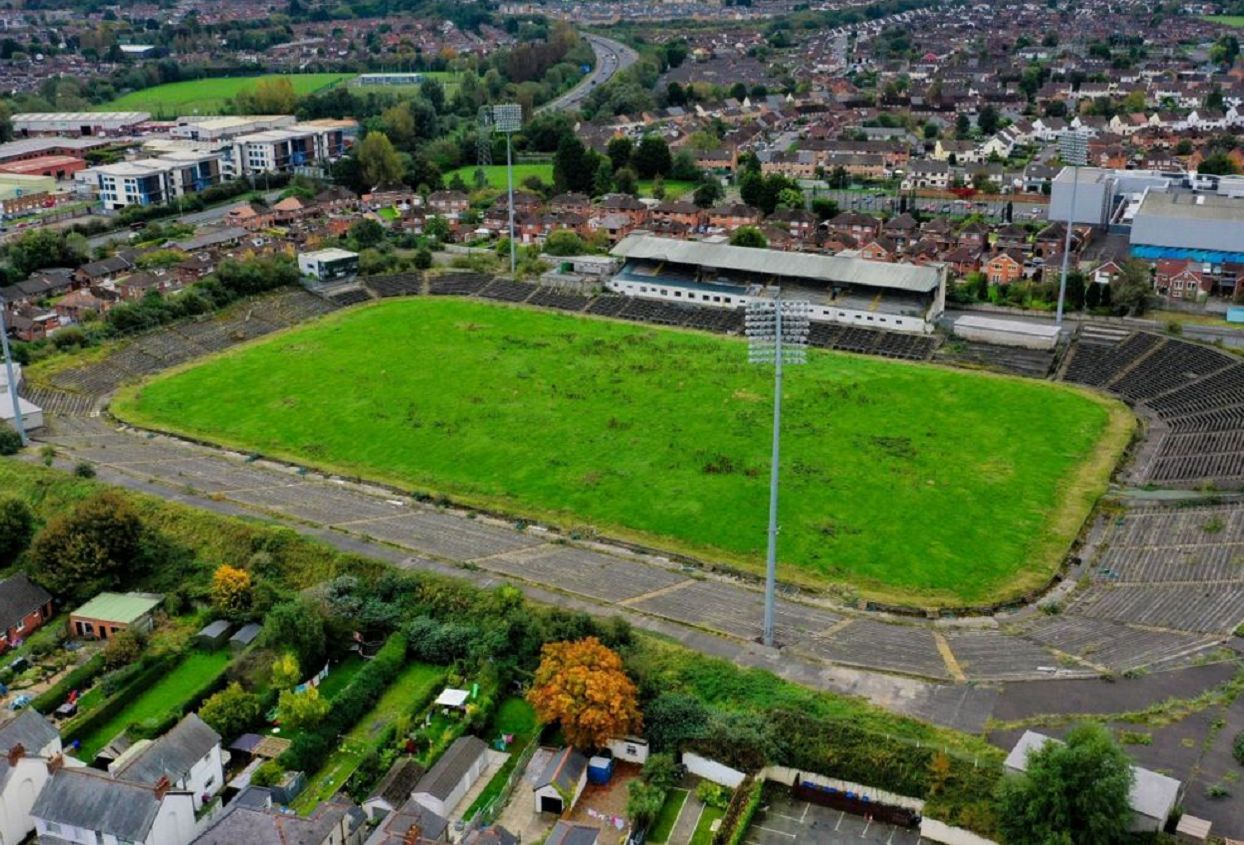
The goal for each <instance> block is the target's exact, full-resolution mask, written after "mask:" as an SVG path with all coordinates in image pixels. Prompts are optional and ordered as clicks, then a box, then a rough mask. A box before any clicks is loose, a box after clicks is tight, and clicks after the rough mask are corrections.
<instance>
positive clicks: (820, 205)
mask: <svg viewBox="0 0 1244 845" xmlns="http://www.w3.org/2000/svg"><path fill="white" fill-rule="evenodd" d="M812 213H813V214H815V215H816V219H817V220H832V219H834V218H835V217H837V216H838V203H837V202H835V201H834V200H831V199H830V198H829V197H813V198H812Z"/></svg>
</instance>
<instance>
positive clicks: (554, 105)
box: [536, 33, 639, 113]
mask: <svg viewBox="0 0 1244 845" xmlns="http://www.w3.org/2000/svg"><path fill="white" fill-rule="evenodd" d="M583 37H584V38H586V39H587V41H588V43H589V44H591V45H592V52H594V53H595V54H596V67H594V68H592V72H591V73H590V74H588V75H587V76H586V77H584V79H583V81H582V82H580V83H579V84H578V85H576V86H575V87H574V88H571V89H570V90H569V91H567V92H566V93H565V94H562V95H561V96H560V97H558V98H557V99H556V100H550V101H549V102H547V103H545V104H544V105H542V106H540V108H538V109H536V112H537V113H539V112H544V111H569V110H571V109H577V108H578V107H579V105H580V104H581V103H582V102H583V101H584V100H585V99H587V97H588V95H589V94H591V93H592V91H594V90H595V89H596V88H598V87H600V86H601V85H604V84H605V83H606V82H608V81H609V80H610V79H612V78H613V76H614V74H616V73H617V72H618V71H620V70H626V69H627V68H628V67H630V66H631V65H633V64H635V62H637V61H639V54H638V53H636V52H635V51H634V50H632V49H631V48H630V47H627V46H626V45H625V44H622V43H620V42H618V41H614V40H613V39H612V38H605V37H603V36H600V35H588V34H586V33H584V35H583Z"/></svg>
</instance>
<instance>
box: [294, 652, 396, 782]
mask: <svg viewBox="0 0 1244 845" xmlns="http://www.w3.org/2000/svg"><path fill="white" fill-rule="evenodd" d="M405 663H406V638H405V637H403V636H402V635H401V634H394V635H392V636H391V637H389V639H387V640H386V641H385V644H384V645H383V646H381V647H380V651H378V652H376V656H375V657H374V658H372V660H371V662H370V663H368V664H367V665H366V666H364V667H363V668H362V669H360V670H359V673H358V674H357V675H355V676H354V677H353V678H351V679H350V683H348V684H346V686H345V689H343V690H342V691H341V692H339V693H337V695H336V696H335V697H334V698H333V709H332V710H330V711H329V713H328V716H327V717H326V718H325V719H324V721H323V722H321V723H320V724H319V725H318V726H316V727H315V729H314V730H309V731H306V732H304V733H302V734H300V735H299V736H298V737H297V738H296V739H295V740H294V742H293V744H292V745H290V747H289V748H287V749H286V750H285V753H283V754H282V755H281V765H282V766H284V767H285V768H286V769H289V770H293V771H312V770H314V769H315V768H317V767H318V766H319V765H320V763H321V762H322V761H323V758H324V757H325V755H326V754H327V753H328V752H329V751H331V749H332V748H333V746H334V744H335V742H336V740H337V737H338V736H339V735H340V734H342V733H345V732H346V731H347V730H349V729H350V727H351V726H352V725H354V724H355V723H356V722H358V721H359V720H360V719H362V718H363V716H365V715H366V714H367V711H368V710H370V709H371V708H372V707H374V706H375V705H376V702H377V701H378V700H379V699H380V696H381V694H383V693H384V691H385V688H387V687H388V686H389V684H391V683H393V679H394V678H396V677H397V674H398V672H400V671H401V670H402V666H404V665H405Z"/></svg>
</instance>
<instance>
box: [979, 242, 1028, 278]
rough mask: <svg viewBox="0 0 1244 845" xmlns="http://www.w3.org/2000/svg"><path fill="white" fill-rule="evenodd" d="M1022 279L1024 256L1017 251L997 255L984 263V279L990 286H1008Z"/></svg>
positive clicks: (1004, 251)
mask: <svg viewBox="0 0 1244 845" xmlns="http://www.w3.org/2000/svg"><path fill="white" fill-rule="evenodd" d="M1023 277H1024V256H1023V254H1022V253H1020V252H1019V251H1018V250H1014V249H1008V250H1003V251H1002V252H999V253H997V254H996V255H994V256H993V257H992V258H990V259H989V260H988V261H987V262H985V278H987V279H988V280H989V284H991V285H1009V284H1011V283H1012V282H1017V281H1019V280H1020V279H1022V278H1023Z"/></svg>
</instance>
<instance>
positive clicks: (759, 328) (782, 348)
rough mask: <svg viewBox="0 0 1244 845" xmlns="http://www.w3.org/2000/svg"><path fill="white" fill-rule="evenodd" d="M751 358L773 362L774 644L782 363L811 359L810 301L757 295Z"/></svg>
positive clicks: (769, 579)
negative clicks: (809, 357) (809, 339)
mask: <svg viewBox="0 0 1244 845" xmlns="http://www.w3.org/2000/svg"><path fill="white" fill-rule="evenodd" d="M746 326H747V340H748V346H747V359H748V361H749V362H750V363H753V364H772V365H773V450H772V455H771V458H770V466H769V534H768V548H767V550H766V553H765V611H764V626H763V628H762V632H761V641H762V642H763V643H764V645H766V646H768V647H770V648H772V647H773V628H774V605H775V604H776V593H777V535H778V470H779V467H780V458H781V441H782V366H783V364H803V363H805V362H806V361H807V359H808V303H807V302H805V301H802V300H783V299H782V298H781V291H779V290H776V289H775V290H774V293H773V298H772V299H768V298H763V299H762V298H760V297H753V298H752V299H751V301H750V302H748V304H747V319H746Z"/></svg>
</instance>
